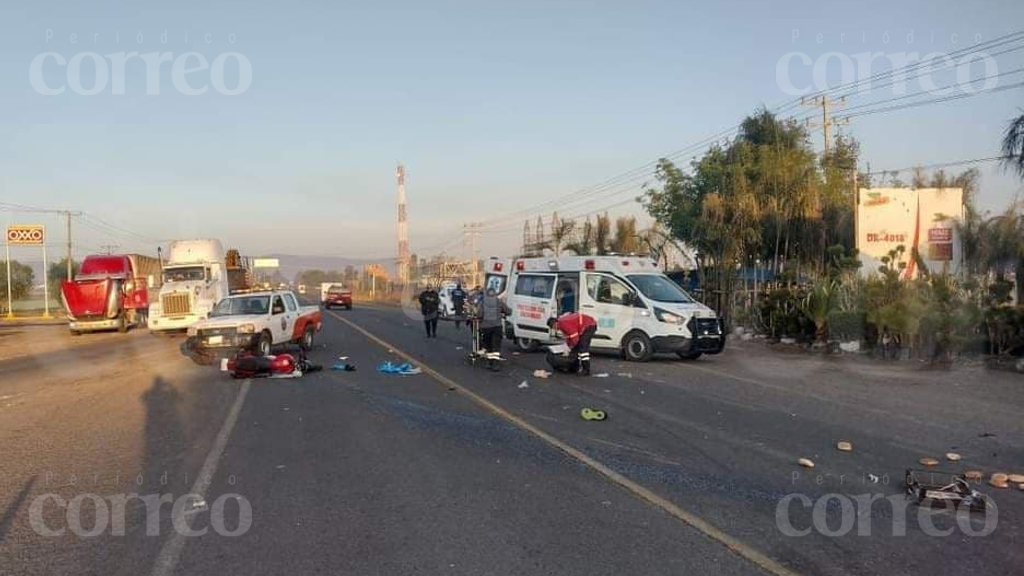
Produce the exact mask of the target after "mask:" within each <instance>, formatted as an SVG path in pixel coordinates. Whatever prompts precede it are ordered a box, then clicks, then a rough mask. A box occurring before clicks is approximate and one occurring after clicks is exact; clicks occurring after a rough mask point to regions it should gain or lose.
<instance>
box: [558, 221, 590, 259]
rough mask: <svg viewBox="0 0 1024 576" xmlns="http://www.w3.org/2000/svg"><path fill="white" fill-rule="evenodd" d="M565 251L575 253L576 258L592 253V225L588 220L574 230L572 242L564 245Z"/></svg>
mask: <svg viewBox="0 0 1024 576" xmlns="http://www.w3.org/2000/svg"><path fill="white" fill-rule="evenodd" d="M565 249H566V250H570V251H572V252H575V253H576V255H577V256H586V255H588V254H591V253H592V252H593V251H594V225H593V224H592V223H591V222H590V218H587V219H586V220H585V221H584V222H583V226H581V227H579V228H578V229H577V230H576V234H574V235H573V238H572V240H571V241H569V242H567V243H566V244H565Z"/></svg>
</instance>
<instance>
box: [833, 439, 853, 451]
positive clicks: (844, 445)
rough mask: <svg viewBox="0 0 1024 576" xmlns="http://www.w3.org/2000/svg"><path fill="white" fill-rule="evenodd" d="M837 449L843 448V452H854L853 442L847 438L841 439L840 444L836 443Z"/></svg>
mask: <svg viewBox="0 0 1024 576" xmlns="http://www.w3.org/2000/svg"><path fill="white" fill-rule="evenodd" d="M836 449H837V450H841V451H843V452H853V444H851V443H849V442H847V441H846V440H841V441H840V442H839V443H838V444H836Z"/></svg>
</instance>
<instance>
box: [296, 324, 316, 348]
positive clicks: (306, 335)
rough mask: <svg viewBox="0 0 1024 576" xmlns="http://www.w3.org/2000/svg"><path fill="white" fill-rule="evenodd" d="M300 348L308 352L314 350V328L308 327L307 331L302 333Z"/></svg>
mask: <svg viewBox="0 0 1024 576" xmlns="http://www.w3.org/2000/svg"><path fill="white" fill-rule="evenodd" d="M299 346H300V347H302V349H303V350H305V351H306V352H309V351H310V350H312V349H313V327H312V326H309V327H307V328H306V331H305V332H303V333H302V339H301V340H299Z"/></svg>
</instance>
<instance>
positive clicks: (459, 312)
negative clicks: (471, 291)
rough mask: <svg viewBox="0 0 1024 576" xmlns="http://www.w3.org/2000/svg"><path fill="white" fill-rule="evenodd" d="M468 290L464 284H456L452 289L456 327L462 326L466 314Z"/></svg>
mask: <svg viewBox="0 0 1024 576" xmlns="http://www.w3.org/2000/svg"><path fill="white" fill-rule="evenodd" d="M466 296H467V295H466V291H465V290H463V289H462V284H461V283H460V284H456V285H455V289H454V290H452V308H454V309H455V328H460V327H462V317H463V316H464V315H465V314H466Z"/></svg>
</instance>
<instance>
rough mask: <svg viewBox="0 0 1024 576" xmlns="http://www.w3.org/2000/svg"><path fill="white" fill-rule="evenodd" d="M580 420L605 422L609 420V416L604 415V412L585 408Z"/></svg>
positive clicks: (581, 412) (581, 411)
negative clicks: (606, 419)
mask: <svg viewBox="0 0 1024 576" xmlns="http://www.w3.org/2000/svg"><path fill="white" fill-rule="evenodd" d="M580 418H583V419H584V420H597V421H600V420H604V419H605V418H608V415H607V414H605V413H604V410H593V409H591V408H584V409H583V410H580Z"/></svg>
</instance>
